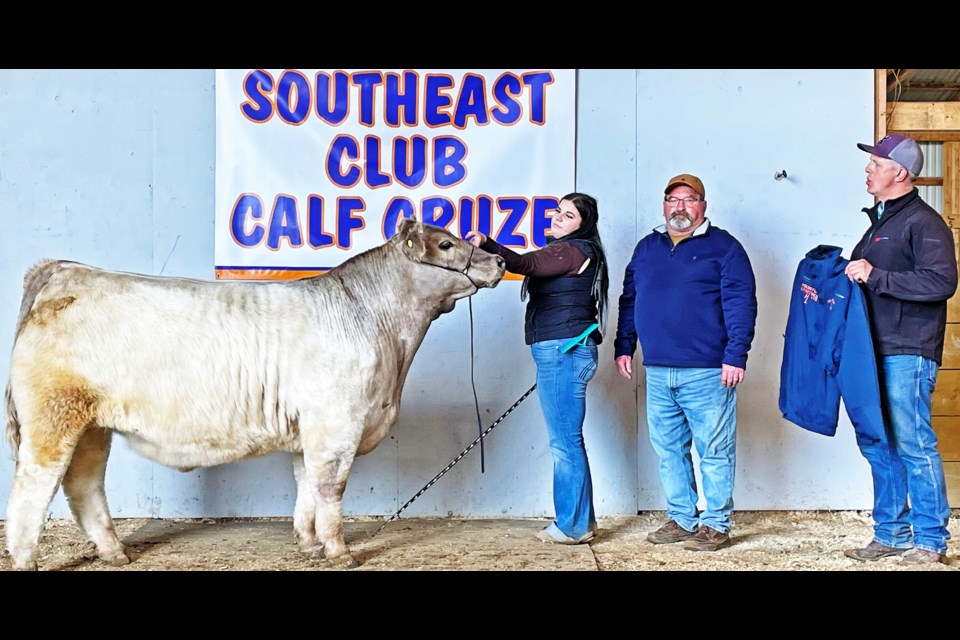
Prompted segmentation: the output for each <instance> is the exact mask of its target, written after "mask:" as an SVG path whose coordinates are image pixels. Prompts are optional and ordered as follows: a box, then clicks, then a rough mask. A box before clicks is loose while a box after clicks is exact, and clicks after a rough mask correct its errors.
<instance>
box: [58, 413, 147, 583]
mask: <svg viewBox="0 0 960 640" xmlns="http://www.w3.org/2000/svg"><path fill="white" fill-rule="evenodd" d="M111 436H112V433H111V432H110V431H108V430H106V429H99V428H94V429H89V430H88V431H86V432H85V433H84V434H83V436H82V437H81V438H80V442H79V443H78V444H77V448H76V450H75V451H74V453H73V460H72V461H71V462H70V466H69V467H68V468H67V472H66V474H65V475H64V476H63V492H64V494H66V496H67V501H68V503H69V504H70V510H71V511H72V512H73V517H74V518H75V519H76V521H77V524H78V525H79V526H80V528H81V529H82V530H83V532H84V533H85V534H86V536H87V538H89V539H90V541H91V542H93V544H95V545H96V547H97V554H98V555H99V556H100V559H101V560H103V561H104V562H108V563H110V564H112V565H114V566H117V567H118V566H121V565H125V564H128V563H129V562H130V558H129V556H127V553H126V550H125V549H124V547H123V544H122V543H121V542H120V540H119V539H118V538H117V532H116V529H115V528H114V526H113V519H112V518H111V517H110V511H109V509H108V508H107V495H106V492H105V491H104V486H103V485H104V477H105V475H106V472H107V456H109V455H110V440H111Z"/></svg>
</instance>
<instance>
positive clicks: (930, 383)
mask: <svg viewBox="0 0 960 640" xmlns="http://www.w3.org/2000/svg"><path fill="white" fill-rule="evenodd" d="M881 360H882V361H881V363H880V364H881V366H880V367H878V369H879V373H880V391H881V393H880V396H881V401H882V404H883V419H884V426H885V428H886V430H887V436H888V437H889V438H890V441H891V442H890V443H889V444H876V443H865V442H858V446H859V447H860V452H861V453H862V454H863V457H864V458H866V459H867V462H869V463H870V471H871V474H872V475H873V520H874V527H873V530H874V535H873V539H874V540H876V541H877V542H880V543H882V544H885V545H887V546H888V547H897V548H900V549H909V548H910V547H914V546H915V547H917V548H919V549H926V550H927V551H935V552H937V553H946V551H947V540H949V539H950V532H949V531H947V521H948V520H949V518H950V505H949V504H948V503H947V484H946V481H945V479H944V475H943V461H942V460H941V459H940V452H939V451H937V436H936V434H935V433H934V431H933V427H931V426H930V403H931V397H932V395H933V389H934V387H935V386H936V384H937V373H938V372H939V368H938V367H937V363H936V362H934V361H933V360H930V359H929V358H924V357H923V356H917V355H904V356H884V357H883V358H882V359H881ZM908 496H909V501H908Z"/></svg>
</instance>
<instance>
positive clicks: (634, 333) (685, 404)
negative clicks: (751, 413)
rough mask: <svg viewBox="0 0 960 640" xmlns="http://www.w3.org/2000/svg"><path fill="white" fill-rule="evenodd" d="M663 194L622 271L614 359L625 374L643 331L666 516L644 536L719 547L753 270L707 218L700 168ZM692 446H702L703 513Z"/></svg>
mask: <svg viewBox="0 0 960 640" xmlns="http://www.w3.org/2000/svg"><path fill="white" fill-rule="evenodd" d="M664 194H665V195H664V201H663V218H664V221H665V223H666V224H664V225H661V226H659V227H657V228H656V229H654V230H653V231H652V232H651V233H649V234H648V235H647V236H645V237H644V238H643V239H641V240H640V242H639V243H638V244H637V246H636V249H634V252H633V257H632V258H631V260H630V263H629V264H628V265H627V269H626V273H625V275H624V279H623V293H622V295H621V296H620V305H619V319H618V325H617V336H616V341H615V347H614V351H615V358H616V363H617V370H618V371H619V372H620V375H622V376H623V377H625V378H627V379H630V378H631V377H632V374H633V364H632V361H633V354H634V351H636V348H637V343H638V341H639V343H640V346H641V349H642V351H643V366H644V367H645V370H646V378H647V385H646V389H647V423H648V426H649V435H650V442H651V444H652V445H653V448H654V450H655V451H656V453H657V456H658V457H659V458H660V482H661V485H662V486H663V491H664V494H665V496H666V501H667V517H668V518H669V520H668V521H667V522H666V524H664V525H663V526H662V527H660V528H659V529H658V530H656V531H653V532H651V533H650V534H649V535H648V536H647V540H648V541H650V542H652V543H653V544H668V543H675V542H683V543H684V545H683V548H684V549H688V550H691V551H716V550H717V549H722V548H724V547H727V546H729V545H730V544H731V542H730V529H731V525H732V522H731V515H732V513H733V482H734V472H735V467H736V438H737V415H736V408H737V385H739V384H740V383H741V382H742V381H743V376H744V370H745V368H746V366H747V351H749V350H750V345H751V343H752V342H753V336H754V328H755V325H756V319H757V296H756V280H755V278H754V275H753V269H752V267H751V265H750V259H749V258H748V257H747V253H746V251H745V250H744V248H743V246H742V245H741V244H740V242H739V241H738V240H737V239H736V238H734V237H733V236H732V235H730V234H729V233H728V232H726V231H724V230H723V229H721V228H719V227H717V226H714V225H712V224H711V223H710V220H708V219H707V217H706V213H707V201H706V190H705V189H704V187H703V182H702V181H701V180H700V179H699V178H697V177H696V176H692V175H689V174H681V175H678V176H675V177H673V178H671V179H670V180H669V181H668V182H667V187H666V189H665V191H664ZM692 445H695V446H696V447H697V452H698V454H699V456H700V473H701V476H702V479H703V494H704V499H705V501H706V509H705V510H704V511H703V512H702V513H701V512H700V511H699V509H698V508H697V502H698V492H697V482H696V478H695V475H694V468H693V458H692V453H691V446H692Z"/></svg>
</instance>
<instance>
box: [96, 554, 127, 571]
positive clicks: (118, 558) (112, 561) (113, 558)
mask: <svg viewBox="0 0 960 640" xmlns="http://www.w3.org/2000/svg"><path fill="white" fill-rule="evenodd" d="M100 559H101V560H102V561H103V562H106V563H107V564H109V565H111V566H114V567H122V566H124V565H127V564H130V556H128V555H127V552H126V551H120V552H119V553H116V554H114V555H110V556H100Z"/></svg>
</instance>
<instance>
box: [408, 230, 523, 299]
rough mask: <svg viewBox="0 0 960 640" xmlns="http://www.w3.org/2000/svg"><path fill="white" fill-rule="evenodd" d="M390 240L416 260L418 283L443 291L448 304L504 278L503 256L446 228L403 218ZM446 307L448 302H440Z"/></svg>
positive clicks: (493, 285) (409, 257) (492, 285)
mask: <svg viewBox="0 0 960 640" xmlns="http://www.w3.org/2000/svg"><path fill="white" fill-rule="evenodd" d="M391 242H393V243H394V244H395V245H396V246H397V247H398V248H399V249H400V251H402V252H403V254H404V256H406V257H407V258H408V259H410V260H411V261H412V262H414V263H416V264H418V265H419V266H420V268H418V269H417V270H416V276H415V277H416V279H417V280H418V284H421V285H423V286H426V287H430V288H431V289H434V290H436V291H438V292H441V293H443V294H445V296H446V297H447V302H449V308H444V309H442V311H443V312H446V311H449V310H450V309H453V303H454V302H456V300H458V299H459V298H463V297H465V296H469V295H472V294H474V293H476V292H477V290H478V289H480V288H482V287H495V286H497V284H498V283H499V282H500V280H501V278H503V274H504V270H505V267H504V262H503V258H501V257H500V256H497V255H493V254H492V253H487V252H486V251H483V250H481V249H477V248H476V247H474V246H473V245H472V244H470V243H469V242H467V241H466V240H461V239H460V238H458V237H456V236H455V235H453V234H452V233H450V232H449V231H447V230H446V229H443V228H441V227H435V226H433V225H429V224H423V223H421V222H418V221H416V220H414V219H412V218H405V219H404V220H403V221H402V222H401V223H400V225H399V226H398V228H397V235H395V236H394V237H393V238H392V239H391ZM443 306H444V307H447V305H446V304H445V305H443Z"/></svg>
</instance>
